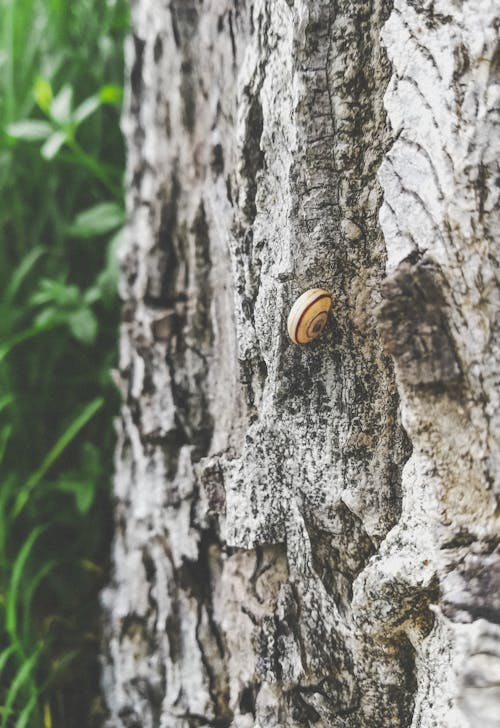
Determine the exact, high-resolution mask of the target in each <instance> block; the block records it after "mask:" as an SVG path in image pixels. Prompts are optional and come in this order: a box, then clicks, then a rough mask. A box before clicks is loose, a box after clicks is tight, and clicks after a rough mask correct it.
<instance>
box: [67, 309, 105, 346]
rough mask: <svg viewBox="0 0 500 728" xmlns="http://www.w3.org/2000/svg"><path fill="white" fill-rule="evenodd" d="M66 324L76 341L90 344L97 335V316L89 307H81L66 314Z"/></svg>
mask: <svg viewBox="0 0 500 728" xmlns="http://www.w3.org/2000/svg"><path fill="white" fill-rule="evenodd" d="M68 326H69V329H70V331H71V333H72V334H73V336H74V337H75V339H77V340H78V341H81V343H82V344H88V345H91V344H93V343H94V341H95V339H96V336H97V329H98V324H97V318H96V317H95V315H94V313H93V312H92V310H91V309H90V308H81V309H80V310H79V311H75V313H72V314H70V315H69V316H68Z"/></svg>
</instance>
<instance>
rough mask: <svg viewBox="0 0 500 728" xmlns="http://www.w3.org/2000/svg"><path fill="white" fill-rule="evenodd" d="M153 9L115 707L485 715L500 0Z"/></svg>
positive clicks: (406, 717)
mask: <svg viewBox="0 0 500 728" xmlns="http://www.w3.org/2000/svg"><path fill="white" fill-rule="evenodd" d="M497 10H498V8H497ZM132 11H133V34H134V35H133V38H132V39H131V40H130V42H129V44H128V48H127V64H128V76H129V79H130V83H129V88H128V93H127V104H126V109H125V112H124V117H123V130H124V133H125V137H126V140H127V146H128V152H129V156H128V175H127V189H128V209H129V215H130V221H129V224H128V228H127V233H126V239H125V242H124V245H123V250H122V276H121V293H122V297H123V300H124V308H123V323H122V329H121V350H120V372H119V378H120V382H121V387H122V393H123V408H122V414H121V418H120V422H119V423H118V447H117V457H116V477H115V497H116V507H115V513H116V518H115V524H116V528H115V541H114V547H113V564H114V572H113V580H112V583H111V584H110V586H109V588H108V589H107V590H106V591H105V592H104V593H103V609H104V621H105V639H104V648H103V666H104V667H103V687H104V692H105V695H106V698H107V701H108V705H109V710H110V719H109V725H110V726H117V727H118V726H127V728H132V727H133V726H134V727H137V728H139V727H141V728H149V727H151V728H153V726H160V727H162V728H191V727H193V726H202V725H213V726H218V727H219V728H221V727H222V726H228V727H229V726H233V727H234V728H250V727H255V728H272V727H273V726H276V727H278V726H286V727H287V728H299V727H305V726H315V727H316V728H320V727H321V726H334V727H339V728H359V727H360V726H370V727H371V728H376V727H377V726H380V727H381V728H383V727H385V726H401V727H402V726H415V727H417V726H418V727H420V728H423V727H424V726H425V727H426V728H427V727H430V726H450V728H451V727H452V726H453V728H462V727H465V726H466V725H467V723H466V722H465V721H466V718H465V715H469V716H470V715H472V716H474V715H476V714H477V715H479V714H481V720H483V721H486V720H487V715H486V712H487V711H488V710H490V709H491V706H492V705H493V707H494V706H495V698H494V697H493V698H490V699H489V702H488V701H486V700H485V701H483V702H484V704H485V705H486V708H484V707H481V699H480V696H481V695H482V693H481V688H480V687H478V685H477V680H476V682H475V677H474V676H477V674H480V675H481V679H483V678H484V675H485V674H486V672H485V671H486V670H487V668H486V667H485V660H486V663H487V667H488V666H489V667H491V659H493V661H494V660H495V659H496V658H495V657H494V656H493V658H492V657H491V655H492V654H493V655H494V653H495V649H497V648H496V647H491V645H497V644H498V643H497V642H496V641H495V640H496V637H495V635H496V631H495V630H497V629H498V627H496V623H497V622H498V619H497V618H496V616H495V615H497V612H498V608H499V607H498V604H497V602H496V601H494V600H493V601H492V600H491V599H489V598H488V596H487V594H486V592H487V590H488V588H489V587H490V586H491V584H496V583H497V581H495V579H496V577H492V581H489V580H488V579H487V577H486V575H487V574H489V573H490V571H491V573H496V572H495V569H496V568H497V564H498V561H497V560H496V556H495V554H496V545H497V540H498V524H497V521H496V518H497V517H496V500H495V495H494V494H495V493H496V492H497V490H498V487H497V481H498V473H499V465H498V464H497V456H496V450H495V442H496V437H497V429H498V425H497V422H496V420H497V419H498V416H497V414H496V413H497V411H498V408H497V407H496V405H495V403H496V397H497V396H498V395H497V394H496V391H497V390H496V389H495V383H496V381H497V380H498V378H497V377H496V372H497V370H498V362H499V355H498V351H497V345H496V343H495V337H494V332H495V330H496V326H497V319H498V315H497V311H498V305H497V291H498V287H497V275H498V274H497V272H496V267H495V264H494V256H493V255H492V253H491V251H492V250H493V247H492V246H493V244H494V238H493V236H494V234H495V232H496V231H498V219H497V217H496V216H497V214H498V213H497V212H495V201H496V200H497V195H498V190H497V188H496V187H495V185H494V179H495V178H496V177H497V176H498V170H497V169H496V165H497V164H498V162H497V160H498V155H495V153H494V150H495V149H496V147H495V144H496V145H497V146H498V140H496V141H495V139H496V137H495V135H494V132H495V127H496V126H497V125H498V117H497V114H498V112H497V111H496V109H497V107H498V104H497V100H498V93H499V88H500V86H499V84H498V79H497V75H498V68H497V67H498V61H497V60H495V59H497V56H498V52H497V51H496V48H497V47H498V46H497V45H495V44H496V43H498V31H497V24H496V22H495V3H493V2H489V1H488V0H474V1H473V0H468V1H465V2H463V3H461V4H460V7H458V4H457V3H453V2H452V1H451V0H449V1H447V0H441V1H440V2H433V3H430V2H425V3H412V2H403V0H397V1H396V2H395V4H394V8H392V5H391V3H389V2H385V0H372V1H371V2H364V1H363V2H356V3H354V2H350V1H349V0H338V2H329V1H327V0H273V1H272V2H271V0H257V1H256V2H253V3H251V2H250V1H249V0H246V1H244V0H204V2H198V0H170V2H165V3H162V2H159V0H135V1H134V2H133V3H132ZM385 47H387V51H388V56H387V54H386V50H385ZM384 97H385V107H386V109H387V116H386V111H385V110H384ZM495 104H496V105H495ZM497 151H498V150H497ZM379 170H380V172H379ZM378 174H379V177H380V182H379V181H378V178H377V175H378ZM380 183H381V185H380ZM382 188H383V190H382ZM383 193H384V202H383V205H382V194H383ZM381 206H382V207H381ZM379 213H380V222H379ZM386 276H387V277H386ZM384 279H385V280H384ZM315 286H319V287H322V288H326V289H328V290H330V291H332V294H333V302H334V303H333V314H332V317H331V322H330V325H329V327H328V329H327V331H326V332H325V334H324V335H323V336H322V338H321V339H319V340H317V341H315V342H313V343H311V344H309V345H308V346H306V347H297V346H294V345H293V344H292V343H291V342H290V341H289V340H288V337H287V333H286V318H287V315H288V311H289V309H290V307H291V305H292V304H293V302H294V300H295V299H296V298H297V296H298V295H299V294H300V293H302V292H303V291H304V290H306V289H308V288H312V287H315ZM393 362H394V365H395V371H394V365H393ZM401 413H402V416H403V423H401ZM402 424H404V428H405V429H403V426H402ZM405 430H406V431H405ZM497 616H498V615H497ZM486 643H487V646H488V650H489V651H488V652H487V655H488V657H487V658H484V653H483V652H481V650H482V649H483V648H482V647H481V645H484V644H486ZM482 655H483V657H482ZM481 671H482V672H481ZM471 676H472V677H471ZM460 685H463V686H464V690H463V696H464V697H463V700H462V705H461V708H462V710H460V709H459V705H458V701H457V700H456V697H457V694H458V691H459V690H460V687H459V686H460ZM489 694H493V693H492V691H491V690H490V691H489ZM478 696H479V698H478ZM478 704H480V707H479V708H478V707H477V706H478ZM474 711H476V712H474ZM478 711H479V713H478ZM481 711H482V713H481ZM485 711H486V712H485ZM486 725H487V724H486V722H484V726H486ZM488 725H490V726H494V725H496V724H495V723H494V722H491V723H490V724H488Z"/></svg>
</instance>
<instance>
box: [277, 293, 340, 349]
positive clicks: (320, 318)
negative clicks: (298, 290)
mask: <svg viewBox="0 0 500 728" xmlns="http://www.w3.org/2000/svg"><path fill="white" fill-rule="evenodd" d="M331 306H332V295H331V293H329V292H328V291H325V290H323V289H322V288H311V289H310V290H309V291H306V292H305V293H303V294H302V295H301V296H300V297H299V298H298V299H297V300H296V301H295V303H294V304H293V306H292V309H291V311H290V313H289V314H288V333H289V334H290V338H291V340H292V341H293V342H294V343H295V344H308V343H309V342H310V341H312V340H313V339H317V338H318V337H319V336H321V334H322V333H323V330H324V328H325V326H326V323H327V321H328V312H329V310H330V308H331Z"/></svg>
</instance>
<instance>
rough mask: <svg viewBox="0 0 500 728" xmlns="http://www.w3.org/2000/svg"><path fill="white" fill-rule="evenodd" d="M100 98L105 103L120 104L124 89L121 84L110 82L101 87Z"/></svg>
mask: <svg viewBox="0 0 500 728" xmlns="http://www.w3.org/2000/svg"><path fill="white" fill-rule="evenodd" d="M99 98H100V99H101V102H102V103H103V104H114V105H116V106H120V104H121V102H122V99H123V89H122V87H121V86H117V85H116V84H112V83H109V84H107V85H106V86H102V87H101V88H100V89H99Z"/></svg>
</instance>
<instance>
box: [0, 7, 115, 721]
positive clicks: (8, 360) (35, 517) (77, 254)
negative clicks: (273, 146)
mask: <svg viewBox="0 0 500 728" xmlns="http://www.w3.org/2000/svg"><path fill="white" fill-rule="evenodd" d="M127 28H128V9H127V0H0V248H1V249H0V728H7V727H9V728H10V727H11V726H12V727H14V726H15V727H16V728H23V727H26V726H29V727H30V728H39V727H42V726H43V728H51V727H53V728H59V727H61V728H63V727H64V728H71V727H72V726H81V727H82V728H83V727H85V726H98V725H101V724H102V720H103V708H102V705H101V701H100V698H99V690H98V679H99V678H98V664H97V653H98V649H99V639H100V637H99V607H98V592H99V589H100V588H101V586H102V584H103V582H104V580H105V578H106V568H107V566H106V559H107V552H108V548H109V539H110V530H111V527H110V520H111V517H110V479H111V470H112V452H113V445H114V438H113V430H112V420H113V416H114V414H115V413H116V411H117V404H118V403H117V395H116V393H115V390H114V387H113V385H112V383H111V381H110V369H111V368H112V366H113V365H114V362H115V356H116V354H115V350H116V329H117V320H118V303H117V295H116V258H115V248H116V243H117V240H118V237H119V231H120V228H121V226H122V225H123V222H124V212H123V193H122V178H123V170H124V153H123V142H122V139H121V136H120V132H119V126H118V124H119V113H120V106H121V99H122V80H123V53H122V44H123V38H124V35H125V33H126V31H127Z"/></svg>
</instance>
